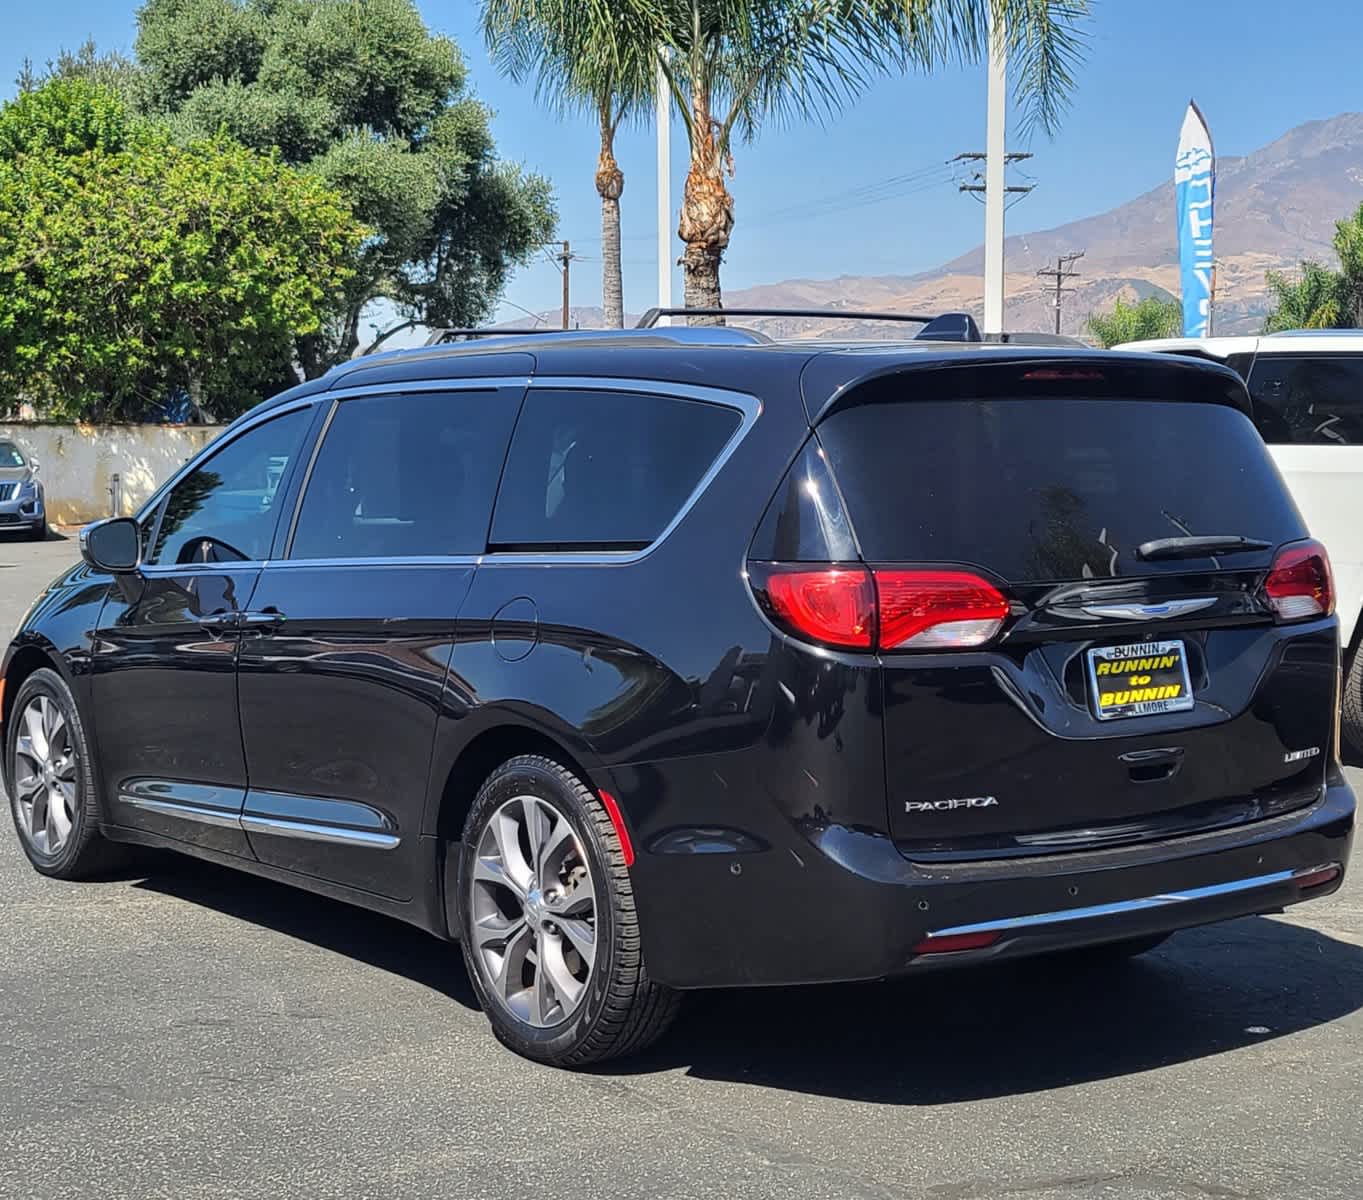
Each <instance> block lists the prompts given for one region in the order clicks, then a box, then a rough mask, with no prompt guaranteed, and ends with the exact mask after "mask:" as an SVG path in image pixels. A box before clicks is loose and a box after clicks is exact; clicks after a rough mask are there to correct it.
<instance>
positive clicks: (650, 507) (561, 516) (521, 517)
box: [492, 388, 741, 550]
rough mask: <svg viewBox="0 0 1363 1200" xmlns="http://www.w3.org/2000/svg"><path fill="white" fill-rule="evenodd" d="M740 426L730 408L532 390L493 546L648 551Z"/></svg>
mask: <svg viewBox="0 0 1363 1200" xmlns="http://www.w3.org/2000/svg"><path fill="white" fill-rule="evenodd" d="M740 420H741V417H740V414H739V413H738V412H737V411H735V410H734V409H732V408H728V407H726V406H723V405H716V404H708V403H704V402H701V401H695V400H682V399H678V398H676V397H671V396H656V395H646V394H641V393H629V392H605V391H601V392H595V391H575V390H573V391H570V390H558V389H549V388H545V389H541V390H535V389H531V392H530V394H529V395H528V396H527V397H526V401H525V409H524V411H523V412H522V414H521V419H520V421H519V422H518V423H517V426H516V436H515V438H514V439H513V441H512V445H511V453H510V455H509V456H508V458H507V464H506V473H505V476H504V477H503V480H502V486H501V490H500V491H499V493H498V497H497V511H496V515H495V516H494V517H493V522H492V543H493V546H492V548H493V549H501V550H585V549H604V550H628V549H640V548H642V547H644V546H647V545H648V544H649V543H650V542H652V541H653V540H654V539H655V538H657V537H658V535H659V534H660V533H662V531H663V530H664V529H665V528H666V527H667V525H668V523H669V522H670V521H671V520H672V519H673V517H675V516H676V514H677V513H678V511H680V509H681V507H682V505H683V504H685V503H686V500H687V498H688V497H689V496H690V495H691V493H692V492H694V491H695V489H696V485H697V484H698V483H699V482H700V480H701V479H702V477H703V476H704V475H705V472H706V471H707V470H709V468H710V466H711V464H713V463H714V461H715V459H716V458H717V457H718V455H719V452H720V451H721V450H722V449H723V448H724V445H725V443H726V442H728V440H729V439H730V438H731V437H732V436H733V434H734V431H735V430H736V429H737V428H738V425H739V422H740Z"/></svg>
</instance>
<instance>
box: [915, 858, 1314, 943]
mask: <svg viewBox="0 0 1363 1200" xmlns="http://www.w3.org/2000/svg"><path fill="white" fill-rule="evenodd" d="M1337 865H1338V864H1337V863H1326V864H1322V865H1321V866H1316V867H1303V868H1299V869H1295V870H1293V869H1288V870H1285V871H1273V872H1270V873H1269V874H1267V875H1255V876H1252V877H1250V878H1248V879H1232V880H1230V881H1229V882H1228V883H1214V884H1211V885H1209V886H1207V887H1195V888H1184V889H1183V890H1182V891H1178V892H1164V893H1161V894H1160V895H1156V896H1138V897H1136V898H1135V899H1132V900H1117V901H1114V902H1113V903H1110V904H1092V905H1088V906H1087V907H1084V908H1063V909H1059V910H1057V911H1055V912H1042V913H1030V914H1028V915H1027V916H1022V917H1005V918H1003V919H1001V920H997V921H978V922H976V923H975V924H973V925H952V926H950V927H949V928H947V929H934V930H933V931H932V932H931V933H930V934H928V940H929V941H931V940H932V939H933V938H945V937H959V936H961V935H963V934H970V933H1012V932H1015V931H1018V930H1025V929H1031V928H1035V927H1036V926H1041V925H1063V924H1067V923H1069V922H1073V921H1093V920H1101V919H1103V918H1104V917H1116V916H1122V915H1124V914H1126V913H1133V912H1141V911H1144V910H1146V909H1152V908H1167V907H1169V906H1170V905H1176V904H1189V903H1193V902H1196V901H1198V900H1213V899H1216V898H1218V897H1220V896H1234V895H1237V894H1238V893H1240V892H1253V891H1257V890H1259V889H1260V888H1269V887H1274V886H1276V885H1277V884H1280V883H1290V882H1292V881H1293V880H1294V879H1300V878H1304V877H1306V876H1308V875H1314V874H1316V873H1318V872H1319V871H1321V870H1323V869H1324V868H1325V867H1329V866H1337Z"/></svg>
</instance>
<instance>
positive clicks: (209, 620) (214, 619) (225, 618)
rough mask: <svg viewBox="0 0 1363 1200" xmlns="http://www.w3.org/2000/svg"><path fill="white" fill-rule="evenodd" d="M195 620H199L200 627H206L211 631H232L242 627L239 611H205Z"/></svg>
mask: <svg viewBox="0 0 1363 1200" xmlns="http://www.w3.org/2000/svg"><path fill="white" fill-rule="evenodd" d="M195 620H197V621H198V623H199V626H200V628H202V629H206V630H207V631H208V632H209V633H232V632H233V631H235V630H237V629H239V628H240V627H241V613H239V612H215V613H204V614H203V615H202V616H200V617H196V618H195Z"/></svg>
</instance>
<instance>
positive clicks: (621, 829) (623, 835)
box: [597, 791, 634, 867]
mask: <svg viewBox="0 0 1363 1200" xmlns="http://www.w3.org/2000/svg"><path fill="white" fill-rule="evenodd" d="M597 795H598V796H600V797H601V804H602V807H604V808H605V810H606V816H608V817H610V819H611V824H612V825H614V826H615V836H616V837H618V838H619V839H620V851H621V853H622V854H623V855H624V856H625V866H627V867H632V866H634V843H633V842H631V841H630V840H629V830H628V829H626V828H625V818H624V817H622V816H621V815H620V806H619V805H618V804H616V802H615V797H614V796H612V795H611V794H610V793H609V792H606V791H600V792H597Z"/></svg>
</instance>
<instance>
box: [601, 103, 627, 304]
mask: <svg viewBox="0 0 1363 1200" xmlns="http://www.w3.org/2000/svg"><path fill="white" fill-rule="evenodd" d="M596 190H597V193H598V194H599V195H600V197H601V307H602V308H603V309H604V310H605V320H606V328H607V329H623V328H624V326H625V287H624V282H623V280H622V279H621V274H620V196H621V194H622V193H623V192H624V190H625V175H624V172H623V171H621V170H620V164H619V163H617V162H616V161H615V122H614V121H613V120H612V119H611V112H610V109H609V107H607V108H603V109H602V110H601V155H600V157H599V158H598V159H597V160H596Z"/></svg>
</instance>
